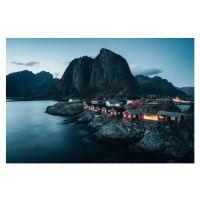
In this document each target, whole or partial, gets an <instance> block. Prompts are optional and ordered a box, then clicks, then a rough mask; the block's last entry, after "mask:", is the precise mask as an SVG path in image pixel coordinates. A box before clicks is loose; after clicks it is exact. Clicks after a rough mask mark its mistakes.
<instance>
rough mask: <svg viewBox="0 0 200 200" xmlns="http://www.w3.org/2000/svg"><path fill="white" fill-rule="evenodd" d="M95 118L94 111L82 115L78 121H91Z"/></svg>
mask: <svg viewBox="0 0 200 200" xmlns="http://www.w3.org/2000/svg"><path fill="white" fill-rule="evenodd" d="M93 119H94V114H93V113H87V114H85V115H83V116H82V117H80V118H78V120H77V122H78V123H89V122H91V121H92V120H93Z"/></svg>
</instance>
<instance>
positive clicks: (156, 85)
mask: <svg viewBox="0 0 200 200" xmlns="http://www.w3.org/2000/svg"><path fill="white" fill-rule="evenodd" d="M135 78H136V79H137V82H138V83H139V85H140V88H141V90H142V92H143V94H152V95H167V96H177V95H178V96H183V97H184V96H186V94H185V93H184V92H182V91H180V90H178V89H177V88H176V87H174V85H173V84H172V83H171V82H168V81H167V80H166V79H162V78H161V77H159V76H155V77H153V78H150V77H148V76H143V75H138V76H135Z"/></svg>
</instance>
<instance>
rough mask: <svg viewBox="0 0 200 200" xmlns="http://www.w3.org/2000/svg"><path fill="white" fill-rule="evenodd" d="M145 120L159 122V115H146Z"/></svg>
mask: <svg viewBox="0 0 200 200" xmlns="http://www.w3.org/2000/svg"><path fill="white" fill-rule="evenodd" d="M144 119H147V120H154V121H158V116H157V115H144Z"/></svg>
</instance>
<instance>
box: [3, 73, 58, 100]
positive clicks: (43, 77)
mask: <svg viewBox="0 0 200 200" xmlns="http://www.w3.org/2000/svg"><path fill="white" fill-rule="evenodd" d="M58 80H59V79H57V78H53V75H52V74H51V73H49V72H45V71H41V72H39V73H36V74H34V73H33V72H31V71H28V70H23V71H19V72H13V73H10V74H8V75H7V76H6V97H25V96H36V95H40V94H42V93H44V92H45V91H46V90H48V89H49V88H50V87H52V86H53V85H54V84H55V83H57V81H58Z"/></svg>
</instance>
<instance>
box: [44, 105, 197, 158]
mask: <svg viewBox="0 0 200 200" xmlns="http://www.w3.org/2000/svg"><path fill="white" fill-rule="evenodd" d="M46 112H47V113H49V114H53V115H64V116H73V117H72V118H70V119H67V120H66V121H65V123H64V124H68V123H87V124H88V127H87V129H86V130H87V131H88V136H86V137H87V139H88V138H89V139H93V140H96V141H99V142H111V143H115V142H117V143H121V144H123V145H124V144H126V145H127V146H129V149H130V151H131V152H132V153H140V154H141V153H142V154H150V155H153V154H159V156H161V157H166V158H167V160H169V162H193V161H194V117H193V116H191V115H188V116H187V118H186V121H185V122H184V123H182V124H169V123H166V122H149V121H142V120H136V121H134V122H132V123H131V124H130V123H127V121H125V120H123V119H116V118H112V117H107V116H104V115H101V116H99V117H98V118H96V117H95V115H94V112H93V111H89V110H85V109H83V104H82V103H72V104H70V105H69V104H68V105H66V104H65V103H56V104H55V105H53V106H48V107H47V109H46Z"/></svg>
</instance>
